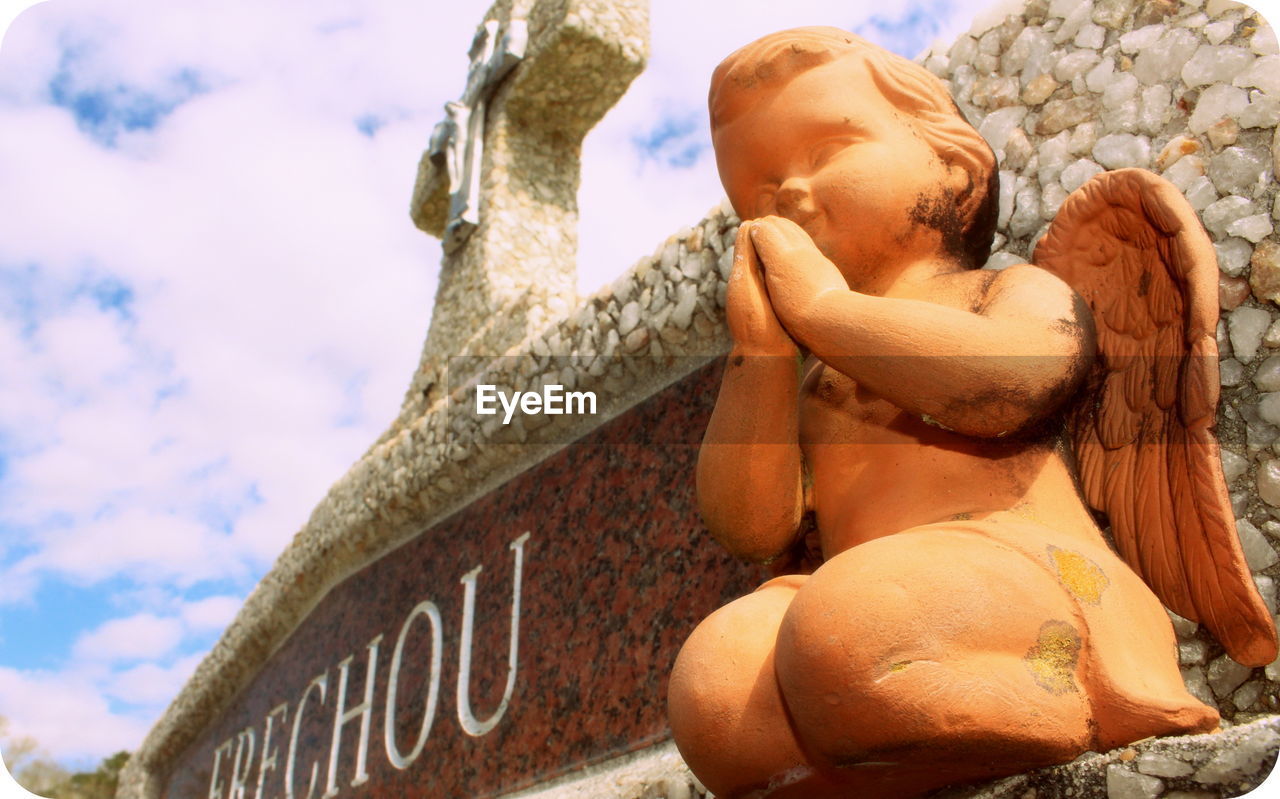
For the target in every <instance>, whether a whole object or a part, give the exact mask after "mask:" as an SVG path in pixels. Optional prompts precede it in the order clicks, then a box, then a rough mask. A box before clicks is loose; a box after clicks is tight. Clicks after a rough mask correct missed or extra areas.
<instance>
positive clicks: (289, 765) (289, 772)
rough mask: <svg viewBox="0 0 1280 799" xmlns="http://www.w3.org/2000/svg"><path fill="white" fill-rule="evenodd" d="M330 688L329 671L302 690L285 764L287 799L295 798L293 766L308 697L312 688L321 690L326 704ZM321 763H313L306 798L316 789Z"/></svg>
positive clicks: (321, 699) (285, 793)
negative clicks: (326, 695)
mask: <svg viewBox="0 0 1280 799" xmlns="http://www.w3.org/2000/svg"><path fill="white" fill-rule="evenodd" d="M328 688H329V672H327V671H326V672H325V673H324V674H321V675H320V676H318V677H316V678H315V679H314V680H312V681H311V683H310V684H309V685H307V690H305V691H303V692H302V698H301V699H299V700H298V712H296V713H294V714H293V732H292V734H291V735H290V736H289V758H288V760H286V761H285V766H284V795H285V798H286V799H293V767H294V761H295V760H296V759H297V755H298V730H299V729H301V728H302V711H303V709H304V708H305V707H306V704H307V697H309V696H310V695H311V691H312V689H315V690H317V691H319V692H320V700H319V701H320V704H322V705H323V704H324V699H325V692H326V691H327V690H328ZM319 767H320V766H319V763H316V762H312V764H311V782H310V783H308V785H307V795H306V799H311V796H312V794H314V793H315V790H316V778H317V777H318V776H319V774H318V771H319Z"/></svg>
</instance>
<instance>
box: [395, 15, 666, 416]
mask: <svg viewBox="0 0 1280 799" xmlns="http://www.w3.org/2000/svg"><path fill="white" fill-rule="evenodd" d="M648 5H649V4H648V2H647V0H497V1H496V2H495V3H494V5H493V7H492V8H490V9H489V11H488V12H486V14H485V17H484V21H483V22H482V24H481V26H480V29H479V30H478V32H477V34H476V38H475V40H474V42H473V44H472V46H471V51H470V57H471V68H470V71H469V73H468V77H467V85H466V88H465V90H464V92H463V94H462V97H461V99H460V100H459V101H458V102H456V103H450V104H449V105H448V112H449V118H448V119H447V120H446V121H444V122H443V123H441V124H440V125H439V126H437V128H436V130H435V133H434V134H433V135H432V140H431V146H430V147H429V149H428V150H427V151H426V152H425V153H424V154H423V157H422V160H421V162H420V164H419V167H418V179H417V183H416V185H415V186H414V193H413V201H412V204H411V209H410V213H411V215H412V217H413V220H414V222H415V224H417V226H418V227H419V228H421V229H422V230H424V231H426V232H427V233H430V234H431V235H433V236H437V237H439V238H440V239H441V240H442V242H443V249H444V257H443V258H442V259H441V265H440V280H439V284H438V286H437V289H436V300H435V306H434V309H433V311H432V315H431V325H430V329H429V330H428V333H427V340H426V343H425V345H424V346H423V353H422V358H421V361H420V364H419V368H418V371H417V372H416V373H415V375H414V378H413V383H412V385H411V386H410V388H409V391H408V394H407V395H406V397H405V401H404V404H403V406H402V408H401V413H400V417H399V419H398V420H397V422H396V423H395V424H394V425H393V426H392V428H391V429H390V430H389V431H388V432H387V434H386V436H384V440H385V438H387V437H389V436H391V435H394V434H395V433H396V432H397V431H398V430H400V429H402V428H403V426H404V425H405V424H406V423H407V422H409V421H411V420H412V419H414V418H417V417H418V416H420V415H422V413H423V412H424V411H425V410H426V409H427V408H429V407H430V406H431V405H432V403H434V402H435V401H436V400H437V399H439V398H440V397H442V396H443V395H444V393H445V387H444V382H445V380H444V368H445V366H446V364H447V363H448V359H449V358H450V357H451V356H460V355H480V356H498V355H502V354H503V353H505V352H506V351H507V350H509V349H510V348H511V347H513V346H515V345H516V344H519V343H520V342H521V341H523V340H524V339H525V338H526V337H527V336H529V335H530V334H531V333H535V332H539V331H541V330H543V329H544V328H545V327H546V325H547V324H549V323H550V322H551V321H553V320H554V319H556V318H558V317H561V316H563V315H565V314H566V313H568V312H569V311H570V310H571V309H572V308H573V306H574V304H575V303H576V301H577V292H576V283H577V269H576V263H575V260H576V257H577V243H578V242H577V225H578V201H577V193H578V181H579V176H580V172H581V170H580V163H579V161H580V157H581V151H582V139H583V137H584V136H585V135H586V133H587V131H588V130H590V129H591V128H592V126H594V125H595V123H596V122H597V121H599V119H600V118H601V117H602V116H604V113H605V111H607V110H608V109H609V108H610V107H611V106H612V105H613V104H614V103H615V102H616V101H617V100H618V98H619V97H621V96H622V94H623V92H625V91H626V88H627V86H628V85H630V83H631V80H632V79H633V78H634V77H635V76H636V75H638V74H639V73H640V71H641V69H643V67H644V62H645V58H646V55H647V53H648V38H649V35H648ZM522 53H523V56H522Z"/></svg>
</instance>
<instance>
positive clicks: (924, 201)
mask: <svg viewBox="0 0 1280 799" xmlns="http://www.w3.org/2000/svg"><path fill="white" fill-rule="evenodd" d="M709 105H710V110H711V132H712V140H713V142H714V144H715V149H716V160H717V164H718V165H719V168H720V177H721V180H722V181H723V182H724V185H725V190H726V191H727V192H728V194H729V199H730V201H731V202H732V203H733V204H734V208H735V209H736V210H737V212H738V215H739V216H740V217H742V218H743V219H751V218H755V217H759V216H764V215H767V214H778V215H780V216H786V217H789V218H792V219H794V220H795V221H796V222H797V223H799V224H801V225H802V226H803V227H805V228H806V230H810V234H811V235H813V236H814V240H815V242H816V243H817V244H818V246H819V247H820V248H821V249H823V251H824V252H827V255H828V256H829V257H831V258H832V259H833V260H835V261H836V262H837V263H840V260H839V258H838V257H837V256H838V255H840V253H839V252H837V251H838V250H840V249H841V247H843V246H844V245H843V244H839V243H836V242H834V241H832V240H833V239H834V238H835V237H836V236H837V235H841V234H840V233H838V231H837V230H836V229H837V228H840V229H841V230H843V231H844V233H843V235H844V236H846V237H848V236H850V235H851V233H850V231H852V230H856V229H861V233H863V234H865V232H866V231H867V230H869V229H871V226H873V225H876V224H877V222H879V221H883V222H884V223H885V225H887V226H888V227H881V228H877V229H878V230H880V231H881V232H882V233H883V235H882V236H881V239H882V241H881V242H880V243H881V244H886V245H888V246H894V243H896V242H898V241H899V239H903V238H904V237H906V238H907V239H912V240H914V239H917V238H919V236H918V235H917V233H918V232H919V231H920V230H921V229H925V230H930V231H936V233H937V234H938V235H937V236H935V237H934V238H935V239H936V240H937V245H936V246H937V247H939V248H941V249H942V250H944V251H945V252H946V253H947V254H948V255H950V256H952V257H954V258H956V259H957V260H959V261H961V262H962V263H964V264H965V265H967V266H970V267H978V266H981V265H982V264H983V263H984V262H985V261H986V259H987V256H988V255H989V253H990V248H991V240H992V237H993V235H994V233H995V226H996V216H997V209H998V202H999V182H998V178H997V172H996V164H995V156H994V155H993V154H992V152H991V148H990V146H989V145H988V144H987V143H986V141H985V140H984V139H983V138H982V137H981V136H980V135H979V134H978V132H977V131H976V130H974V128H973V126H972V125H970V124H969V122H968V121H967V120H966V119H965V118H964V117H963V116H962V115H961V113H960V111H959V109H958V108H957V107H956V104H955V102H954V101H953V100H952V98H951V95H950V94H949V93H948V91H947V89H946V87H945V86H944V85H943V83H942V82H941V81H940V80H938V79H937V78H936V77H934V76H933V75H932V74H931V73H930V72H929V71H928V70H926V69H925V68H924V67H922V66H920V65H918V64H915V63H913V62H911V61H909V60H907V59H905V58H902V57H901V56H898V55H895V54H893V53H891V52H889V51H888V50H885V49H883V48H880V47H877V46H875V45H873V44H871V43H870V42H868V41H866V40H865V39H862V38H860V37H858V36H855V35H854V34H852V33H849V32H847V31H843V30H840V29H838V28H796V29H793V30H786V31H781V32H779V33H774V34H770V35H769V36H765V37H764V38H762V39H759V40H757V41H755V42H752V43H751V44H749V45H747V46H746V47H743V48H741V49H739V50H737V51H735V52H734V53H732V54H731V55H730V56H729V57H728V58H726V59H725V60H724V61H723V62H722V63H721V64H720V66H719V67H717V68H716V71H715V73H714V75H713V76H712V79H711V93H710V98H709ZM837 156H838V157H837ZM894 203H898V206H895V205H894ZM902 203H906V205H907V207H905V208H901V207H899V206H900V205H901V204H902ZM877 205H879V206H883V208H882V209H880V210H882V211H883V216H884V219H883V220H878V219H877V218H876V216H875V212H876V211H877V208H875V206H877ZM868 214H870V216H868ZM824 215H829V216H831V217H833V218H832V219H830V220H829V221H830V222H831V223H833V224H832V225H831V228H830V229H829V230H827V231H826V232H823V231H822V230H821V228H822V227H823V223H822V222H821V220H820V217H822V216H824ZM809 220H814V221H813V222H812V224H807V222H808V221H809ZM897 220H901V221H902V222H904V223H905V222H907V221H909V222H910V224H911V225H912V226H913V227H911V228H907V227H902V226H900V225H897V226H895V224H894V223H895V221H897ZM811 228H813V229H811ZM911 230H915V231H917V233H911V232H910V231H911ZM819 236H824V237H825V238H826V239H827V240H828V241H827V243H826V244H825V246H824V243H823V242H822V241H819ZM861 255H867V256H869V257H874V254H873V253H872V252H871V251H869V250H864V251H862V252H859V253H849V257H859V256H861Z"/></svg>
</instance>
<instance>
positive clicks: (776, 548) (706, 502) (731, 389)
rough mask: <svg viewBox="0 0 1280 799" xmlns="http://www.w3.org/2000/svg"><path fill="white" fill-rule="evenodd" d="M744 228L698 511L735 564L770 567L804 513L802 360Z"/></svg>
mask: <svg viewBox="0 0 1280 799" xmlns="http://www.w3.org/2000/svg"><path fill="white" fill-rule="evenodd" d="M750 224H751V223H749V222H744V223H743V225H742V227H741V228H739V232H738V240H737V245H736V250H735V254H734V265H733V272H732V274H731V275H730V278H729V289H728V294H727V297H726V304H727V306H728V309H727V316H728V321H729V330H730V334H731V335H732V336H733V340H734V345H733V348H732V350H731V351H730V352H729V357H728V360H727V362H726V364H725V373H724V378H723V381H722V382H721V384H720V394H719V396H718V397H717V399H716V406H715V410H714V411H713V412H712V414H711V421H710V423H709V424H708V425H707V432H706V435H705V436H704V437H703V441H702V448H701V449H700V450H699V453H698V474H697V489H698V505H699V509H700V510H701V512H702V518H703V521H705V522H706V524H707V527H708V529H709V530H710V531H711V534H712V535H713V536H715V538H716V540H717V541H719V542H720V543H721V544H722V545H723V546H724V547H725V548H726V549H728V550H729V551H730V552H731V553H733V554H734V555H737V556H738V557H742V558H746V559H749V560H753V561H758V562H766V561H769V560H771V559H773V558H775V557H777V556H778V555H779V554H781V553H782V552H784V551H785V550H786V549H787V547H788V546H790V545H791V543H792V542H793V540H794V538H795V535H796V532H797V530H799V528H800V521H801V519H802V517H803V513H804V492H803V488H802V482H801V465H800V464H801V461H800V445H799V439H798V422H797V395H798V391H799V374H798V369H799V361H798V355H799V353H798V350H797V348H796V346H795V343H794V342H792V340H791V338H790V337H789V336H788V335H787V333H786V331H785V330H783V328H782V325H781V324H780V323H779V321H778V319H777V317H776V316H775V315H774V312H773V309H772V307H771V306H770V303H769V297H768V293H767V290H766V289H765V286H764V279H763V276H762V275H761V273H760V268H759V263H758V261H757V259H756V253H755V248H754V247H753V246H752V244H751V242H750V240H749V239H748V238H747V232H748V229H749V226H750Z"/></svg>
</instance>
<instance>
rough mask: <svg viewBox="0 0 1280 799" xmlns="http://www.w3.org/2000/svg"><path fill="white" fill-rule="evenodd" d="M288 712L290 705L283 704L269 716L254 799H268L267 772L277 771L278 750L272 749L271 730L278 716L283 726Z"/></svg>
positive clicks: (264, 731)
mask: <svg viewBox="0 0 1280 799" xmlns="http://www.w3.org/2000/svg"><path fill="white" fill-rule="evenodd" d="M288 712H289V703H288V702H282V703H280V704H279V705H277V706H276V707H275V708H274V709H273V710H272V711H271V712H270V713H268V714H267V723H266V729H264V730H263V731H262V763H261V764H259V765H258V790H257V792H256V793H254V799H266V797H265V796H263V792H262V791H263V784H264V783H265V781H266V779H267V772H268V771H275V770H276V750H275V749H272V748H271V729H272V726H273V724H274V722H275V718H276V716H281V719H280V723H281V724H283V723H284V716H286V715H287V714H288Z"/></svg>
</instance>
